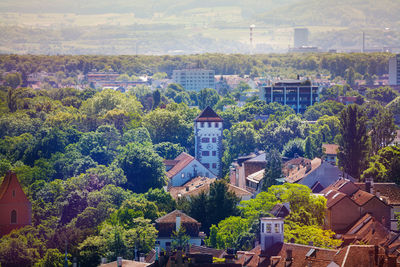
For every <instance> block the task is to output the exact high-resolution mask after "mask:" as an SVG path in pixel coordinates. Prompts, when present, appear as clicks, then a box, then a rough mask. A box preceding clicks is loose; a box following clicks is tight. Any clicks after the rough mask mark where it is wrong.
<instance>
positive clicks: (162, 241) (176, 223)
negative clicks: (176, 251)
mask: <svg viewBox="0 0 400 267" xmlns="http://www.w3.org/2000/svg"><path fill="white" fill-rule="evenodd" d="M200 226H201V223H199V222H198V221H197V220H195V219H193V218H192V217H190V216H188V215H186V214H185V213H183V212H182V211H180V210H174V211H172V212H170V213H168V214H167V215H164V216H163V217H161V218H158V219H157V220H156V229H157V230H158V237H157V239H156V246H159V247H160V248H161V249H165V250H168V248H170V247H171V244H172V240H173V239H172V235H173V232H174V231H176V232H178V231H179V229H180V228H181V227H184V228H185V231H186V235H188V236H189V237H190V240H189V244H190V245H197V246H200V245H201V243H202V240H203V239H204V238H205V235H204V233H203V232H200Z"/></svg>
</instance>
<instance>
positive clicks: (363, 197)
mask: <svg viewBox="0 0 400 267" xmlns="http://www.w3.org/2000/svg"><path fill="white" fill-rule="evenodd" d="M374 197H375V195H373V194H371V193H368V192H365V191H363V190H358V191H357V192H355V193H354V194H353V195H352V196H351V199H352V200H353V201H354V202H355V203H357V204H358V205H359V206H362V205H364V204H365V203H367V202H368V201H370V200H371V199H373V198H374Z"/></svg>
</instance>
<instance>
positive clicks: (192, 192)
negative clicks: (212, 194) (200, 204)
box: [168, 177, 215, 199]
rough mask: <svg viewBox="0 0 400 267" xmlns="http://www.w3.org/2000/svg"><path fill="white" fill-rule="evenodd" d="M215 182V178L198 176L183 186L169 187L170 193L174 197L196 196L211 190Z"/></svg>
mask: <svg viewBox="0 0 400 267" xmlns="http://www.w3.org/2000/svg"><path fill="white" fill-rule="evenodd" d="M213 182H215V178H208V177H196V178H194V179H192V180H190V181H188V182H187V183H186V184H184V185H182V186H172V187H170V188H169V190H168V191H169V193H170V194H171V196H172V197H173V198H174V199H177V198H178V197H179V195H181V196H196V195H198V194H200V193H201V192H203V191H207V192H208V191H209V190H210V184H212V183H213Z"/></svg>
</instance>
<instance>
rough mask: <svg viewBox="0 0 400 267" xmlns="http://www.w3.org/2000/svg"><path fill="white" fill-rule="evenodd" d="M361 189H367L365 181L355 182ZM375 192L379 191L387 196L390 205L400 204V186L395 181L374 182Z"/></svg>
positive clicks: (383, 195)
mask: <svg viewBox="0 0 400 267" xmlns="http://www.w3.org/2000/svg"><path fill="white" fill-rule="evenodd" d="M355 185H357V186H358V187H359V188H360V189H361V190H364V191H365V183H355ZM372 189H373V192H374V193H375V194H376V193H377V192H378V191H379V193H380V195H381V196H382V197H386V199H387V201H388V204H389V205H400V186H398V185H397V184H395V183H375V182H374V183H373V185H372Z"/></svg>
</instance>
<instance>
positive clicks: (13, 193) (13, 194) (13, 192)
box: [12, 189, 15, 197]
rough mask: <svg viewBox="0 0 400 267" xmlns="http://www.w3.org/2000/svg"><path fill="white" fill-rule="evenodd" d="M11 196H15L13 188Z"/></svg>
mask: <svg viewBox="0 0 400 267" xmlns="http://www.w3.org/2000/svg"><path fill="white" fill-rule="evenodd" d="M12 196H13V197H15V189H13V191H12Z"/></svg>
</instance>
